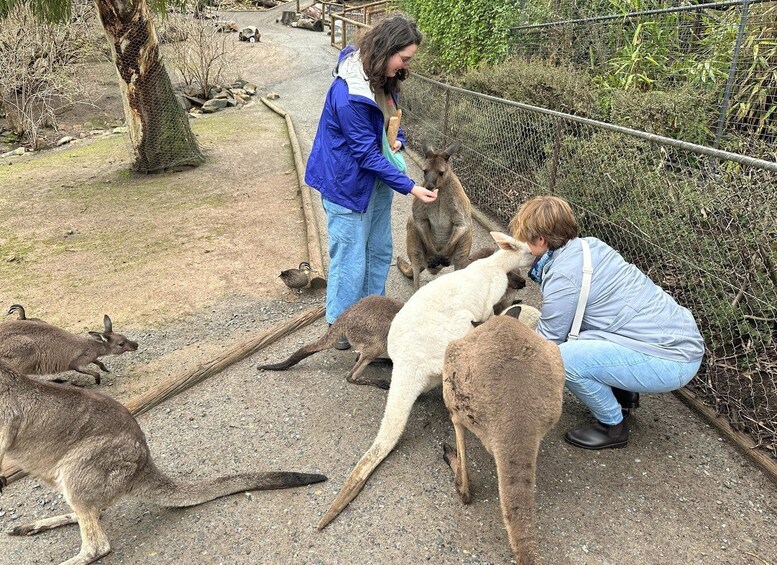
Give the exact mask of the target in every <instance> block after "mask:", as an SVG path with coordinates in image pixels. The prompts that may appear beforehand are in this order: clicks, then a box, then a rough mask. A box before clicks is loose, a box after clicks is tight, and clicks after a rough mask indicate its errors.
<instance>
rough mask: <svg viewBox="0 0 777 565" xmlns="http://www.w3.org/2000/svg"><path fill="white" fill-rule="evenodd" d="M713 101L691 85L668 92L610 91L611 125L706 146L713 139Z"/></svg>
mask: <svg viewBox="0 0 777 565" xmlns="http://www.w3.org/2000/svg"><path fill="white" fill-rule="evenodd" d="M715 103H716V101H715V100H712V99H711V97H710V96H709V95H705V93H704V92H700V91H699V90H698V89H697V88H694V87H692V86H690V85H683V86H679V87H676V88H673V89H671V90H668V91H659V90H654V91H649V92H636V91H630V92H623V91H613V92H612V93H611V97H610V120H609V121H611V122H612V123H615V124H619V125H622V126H626V127H629V128H633V129H638V130H642V131H647V132H650V133H654V134H656V135H663V136H665V137H672V138H675V139H682V140H683V141H690V142H692V143H698V144H702V145H704V144H707V143H710V142H711V141H712V139H713V137H714V131H711V128H714V125H715V124H714V123H710V120H711V119H712V116H714V106H715Z"/></svg>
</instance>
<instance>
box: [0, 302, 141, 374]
mask: <svg viewBox="0 0 777 565" xmlns="http://www.w3.org/2000/svg"><path fill="white" fill-rule="evenodd" d="M103 325H104V327H105V331H103V332H89V335H90V336H92V337H91V339H90V338H87V337H81V336H79V335H76V334H72V333H70V332H68V331H65V330H63V329H61V328H58V327H56V326H52V325H51V324H47V323H45V322H42V321H38V322H33V321H32V319H28V320H21V319H19V320H11V321H8V322H5V323H4V324H0V361H4V362H5V363H6V364H8V365H9V366H10V367H11V368H13V369H15V370H17V371H19V372H20V373H23V374H25V375H50V374H53V373H61V372H62V371H68V370H73V371H76V372H78V373H83V374H85V375H91V376H92V377H94V382H95V384H98V385H99V384H100V372H99V371H95V370H93V369H90V368H88V365H89V364H91V363H94V364H95V365H97V366H98V367H99V368H100V369H101V370H103V371H105V372H106V373H107V372H110V371H109V370H108V368H107V367H106V366H105V365H104V364H103V363H102V361H100V360H99V359H98V357H102V356H104V355H121V354H122V353H125V352H127V351H137V349H138V344H137V342H136V341H132V340H129V339H127V338H126V337H125V336H123V335H121V334H117V333H113V323H112V322H111V319H110V318H109V317H108V315H107V314H106V315H105V316H104V317H103Z"/></svg>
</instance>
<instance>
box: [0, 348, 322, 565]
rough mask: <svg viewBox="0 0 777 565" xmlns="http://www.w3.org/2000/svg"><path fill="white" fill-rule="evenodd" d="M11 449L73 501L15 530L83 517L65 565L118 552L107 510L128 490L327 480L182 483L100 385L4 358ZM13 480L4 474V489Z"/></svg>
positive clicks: (176, 494)
mask: <svg viewBox="0 0 777 565" xmlns="http://www.w3.org/2000/svg"><path fill="white" fill-rule="evenodd" d="M6 455H7V456H8V459H9V460H11V461H13V463H14V464H15V465H17V466H18V467H20V468H21V469H22V470H24V471H26V472H27V473H30V474H32V475H35V476H37V477H40V478H41V479H43V480H44V481H46V482H47V483H48V484H49V485H51V486H52V487H53V488H55V489H57V490H58V491H60V492H61V493H62V494H63V495H64V497H65V500H66V501H67V503H68V504H69V505H70V507H71V508H72V509H73V513H71V514H64V515H62V516H55V517H52V518H44V519H42V520H37V521H36V522H33V523H32V524H28V525H25V526H18V527H15V528H12V529H10V530H9V531H8V534H10V535H17V536H23V535H28V536H31V535H35V534H38V533H40V532H43V531H46V530H50V529H52V528H57V527H59V526H64V525H66V524H75V523H78V525H79V527H80V528H81V551H80V552H79V553H78V555H76V556H75V557H73V558H72V559H68V560H67V561H65V562H64V564H63V565H65V564H67V565H83V564H86V563H91V562H93V561H95V560H97V559H99V558H100V557H103V556H104V555H107V554H108V553H110V551H111V546H110V543H109V542H108V537H107V536H106V535H105V532H103V530H102V528H101V527H100V512H101V511H102V510H103V509H105V508H107V507H108V506H110V505H111V504H113V503H114V502H116V501H117V500H119V499H120V498H121V497H122V496H124V495H130V496H134V497H136V498H139V499H141V500H145V501H148V502H153V503H155V504H160V505H162V506H172V507H184V506H195V505H197V504H202V503H203V502H207V501H209V500H213V499H214V498H219V497H221V496H226V495H228V494H233V493H236V492H243V491H247V490H266V489H277V488H287V487H296V486H301V485H307V484H310V483H316V482H320V481H325V480H326V477H325V476H324V475H315V474H307V473H292V472H269V473H242V474H239V475H232V476H222V477H216V478H214V479H210V480H204V481H197V482H190V483H179V482H177V481H175V480H173V479H172V478H170V477H168V476H167V475H165V474H164V473H162V472H161V471H160V470H159V469H157V467H156V465H154V462H153V461H152V459H151V454H150V452H149V449H148V445H147V444H146V437H145V435H144V434H143V432H142V430H141V429H140V426H138V423H137V422H136V421H135V418H134V417H133V416H132V414H130V412H129V410H127V409H126V408H125V407H124V406H122V405H121V404H119V403H118V402H116V401H115V400H113V399H111V398H109V397H107V396H105V395H102V394H99V393H96V392H92V391H87V390H82V389H76V388H72V387H68V386H65V385H58V384H53V383H47V382H40V381H37V380H33V379H31V378H28V377H25V376H24V375H22V374H20V373H17V372H16V371H14V370H12V369H10V368H8V366H6V365H3V364H2V363H0V462H2V460H3V457H4V456H6ZM5 484H6V480H5V477H2V476H0V491H2V487H3V486H4V485H5Z"/></svg>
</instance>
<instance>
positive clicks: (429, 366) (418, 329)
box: [318, 232, 534, 529]
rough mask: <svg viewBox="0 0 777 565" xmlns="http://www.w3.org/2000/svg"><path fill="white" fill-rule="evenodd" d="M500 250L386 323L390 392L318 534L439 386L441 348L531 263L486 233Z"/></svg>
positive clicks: (489, 309) (484, 313)
mask: <svg viewBox="0 0 777 565" xmlns="http://www.w3.org/2000/svg"><path fill="white" fill-rule="evenodd" d="M491 235H492V236H493V238H494V240H495V241H496V242H497V244H498V245H499V247H500V250H499V251H497V252H496V253H494V254H493V255H491V257H487V258H485V259H481V260H479V261H475V262H473V263H472V264H471V265H470V266H469V267H467V268H465V269H462V270H459V271H453V272H452V273H446V274H444V275H442V276H441V277H438V278H436V279H434V280H433V281H430V282H429V284H426V285H424V286H423V287H421V288H420V289H419V290H418V291H416V292H415V293H414V294H413V295H412V296H411V297H410V299H409V300H408V301H407V303H406V304H405V305H404V306H403V307H402V309H401V310H400V311H399V313H397V315H396V317H395V318H394V321H393V322H392V323H391V329H390V330H389V335H388V353H389V357H391V359H392V361H393V362H394V369H393V371H392V374H391V388H390V389H389V393H388V399H387V401H386V410H385V412H384V414H383V421H382V422H381V424H380V430H379V431H378V435H377V437H376V438H375V440H374V441H373V443H372V446H371V447H370V448H369V450H368V451H367V453H365V454H364V455H363V456H362V458H361V459H360V460H359V463H357V465H356V467H355V468H354V470H353V471H352V472H351V475H350V476H349V477H348V479H347V480H346V482H345V485H343V488H342V489H341V490H340V493H339V494H338V495H337V497H336V498H335V500H334V502H332V505H331V506H330V507H329V509H328V510H327V511H326V513H325V514H324V516H323V517H322V518H321V521H320V522H319V523H318V529H322V528H324V527H325V526H326V525H327V524H328V523H329V522H331V521H332V520H333V519H334V518H335V517H336V516H337V515H338V514H339V513H340V512H342V510H343V509H344V508H345V507H346V506H347V505H348V503H349V502H351V500H353V499H354V498H356V495H357V494H359V492H360V491H361V489H362V488H363V487H364V485H365V483H366V482H367V479H368V478H369V476H370V475H371V474H372V472H373V471H374V470H375V469H376V468H377V466H378V465H380V463H381V461H383V460H384V459H385V458H386V457H387V456H388V454H389V452H390V451H391V450H392V449H393V448H394V446H395V445H396V444H397V441H399V437H400V436H401V435H402V432H403V431H404V429H405V425H406V424H407V419H408V417H409V416H410V411H411V410H412V408H413V404H415V401H416V399H417V398H418V396H419V395H421V393H424V392H427V391H430V390H431V389H433V388H434V387H436V386H439V385H440V384H441V383H442V368H443V362H444V359H445V348H446V347H448V344H449V343H450V342H451V341H452V340H454V339H458V338H460V337H464V336H465V335H466V334H467V332H469V331H470V330H471V329H472V322H473V321H482V320H486V319H488V318H489V317H491V316H493V308H494V304H496V303H497V301H498V300H499V299H500V298H501V297H502V295H504V292H505V289H506V288H507V273H508V272H510V271H512V270H513V269H525V268H527V267H529V266H530V265H531V264H532V262H533V261H534V257H532V254H531V251H529V246H528V245H526V244H525V243H523V242H520V241H516V240H515V239H513V238H512V237H510V236H508V235H505V234H501V233H498V232H491Z"/></svg>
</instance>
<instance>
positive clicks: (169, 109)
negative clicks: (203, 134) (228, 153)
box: [0, 0, 205, 173]
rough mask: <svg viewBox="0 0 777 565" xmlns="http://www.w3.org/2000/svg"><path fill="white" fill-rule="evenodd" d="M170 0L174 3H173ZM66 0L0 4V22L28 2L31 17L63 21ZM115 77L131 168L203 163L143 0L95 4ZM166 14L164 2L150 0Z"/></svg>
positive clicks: (145, 169)
mask: <svg viewBox="0 0 777 565" xmlns="http://www.w3.org/2000/svg"><path fill="white" fill-rule="evenodd" d="M173 1H175V0H173ZM70 2H71V0H0V18H1V17H4V16H5V15H6V14H8V12H9V11H10V10H11V8H12V7H13V6H14V5H16V4H17V3H27V4H28V5H29V6H30V8H31V9H32V12H33V13H34V14H35V15H36V17H38V18H40V19H43V20H45V21H52V22H56V21H67V20H68V19H69V17H70V14H71V9H72V8H71V3H70ZM94 2H95V6H96V7H97V12H98V14H99V16H100V21H101V22H102V26H103V28H104V30H105V36H106V38H107V39H108V44H109V46H110V50H111V55H112V58H113V62H114V64H115V65H116V71H117V73H118V76H119V86H120V89H121V96H122V101H123V103H124V115H125V118H126V121H127V128H128V130H129V135H130V139H131V141H132V146H133V149H134V152H135V160H134V162H133V165H132V168H133V169H134V170H136V171H141V172H147V173H150V172H159V171H162V170H165V169H168V168H170V167H180V166H197V165H199V164H201V163H202V162H203V161H204V160H205V159H204V157H203V155H202V152H201V151H200V148H199V146H198V145H197V140H196V139H195V137H194V134H193V133H192V130H191V128H190V127H189V121H188V117H187V115H186V112H185V111H184V110H183V108H182V107H181V105H180V104H179V103H178V101H177V100H176V98H175V93H174V92H173V86H172V83H171V81H170V77H169V75H168V74H167V71H166V70H165V67H164V64H163V62H162V57H161V53H160V50H159V40H158V38H157V34H156V30H155V29H154V24H153V19H152V17H151V9H150V7H149V4H148V2H147V1H146V0H94ZM152 2H153V3H152V5H151V7H152V8H154V9H155V10H165V9H166V4H167V0H152Z"/></svg>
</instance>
